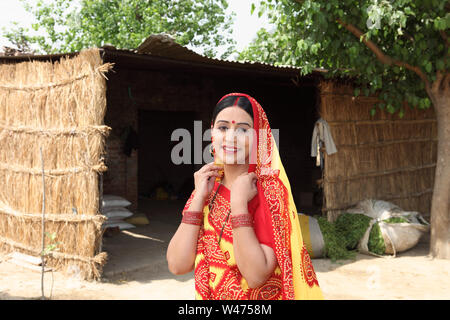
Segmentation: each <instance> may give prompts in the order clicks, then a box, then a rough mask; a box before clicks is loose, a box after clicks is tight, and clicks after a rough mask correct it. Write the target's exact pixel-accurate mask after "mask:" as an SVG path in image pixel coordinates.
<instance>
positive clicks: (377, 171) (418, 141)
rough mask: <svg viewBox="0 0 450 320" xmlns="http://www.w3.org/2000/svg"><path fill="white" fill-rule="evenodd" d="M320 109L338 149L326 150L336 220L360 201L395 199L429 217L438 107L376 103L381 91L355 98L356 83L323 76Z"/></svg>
mask: <svg viewBox="0 0 450 320" xmlns="http://www.w3.org/2000/svg"><path fill="white" fill-rule="evenodd" d="M320 100H321V103H320V115H321V117H322V118H323V119H325V120H326V121H327V122H328V124H329V126H330V130H331V133H332V135H333V139H334V141H335V143H336V147H337V150H338V152H337V153H334V154H332V155H327V154H326V153H325V168H324V181H323V183H324V198H325V203H324V207H323V212H324V213H325V212H326V213H327V215H328V219H329V220H331V221H333V220H335V218H337V216H338V215H339V213H341V212H343V210H345V209H346V208H348V207H349V206H352V205H354V204H356V203H357V202H358V201H360V200H363V199H367V198H372V199H379V200H385V201H389V202H392V203H394V204H397V205H398V206H400V207H401V208H403V209H405V210H408V211H419V212H421V213H422V214H423V215H424V216H425V217H429V215H430V210H431V197H432V192H433V183H434V173H435V167H436V155H437V128H436V116H435V114H434V109H432V108H430V109H427V110H417V109H410V108H409V107H408V106H406V107H405V115H404V117H403V118H402V119H400V118H399V116H398V114H394V115H392V114H390V113H389V112H387V111H384V110H383V111H381V110H379V109H377V111H376V114H375V116H374V117H372V116H371V115H370V109H371V108H372V105H373V102H374V101H376V98H375V97H365V96H362V97H357V98H353V87H352V86H351V85H346V84H339V83H337V82H333V81H323V82H322V83H321V85H320Z"/></svg>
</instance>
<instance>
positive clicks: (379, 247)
mask: <svg viewBox="0 0 450 320" xmlns="http://www.w3.org/2000/svg"><path fill="white" fill-rule="evenodd" d="M367 247H368V248H369V251H370V252H373V253H376V254H379V255H383V254H384V253H385V252H386V246H385V245H384V239H383V235H382V234H381V229H380V226H379V225H378V223H374V224H373V226H372V230H370V234H369V242H368V244H367Z"/></svg>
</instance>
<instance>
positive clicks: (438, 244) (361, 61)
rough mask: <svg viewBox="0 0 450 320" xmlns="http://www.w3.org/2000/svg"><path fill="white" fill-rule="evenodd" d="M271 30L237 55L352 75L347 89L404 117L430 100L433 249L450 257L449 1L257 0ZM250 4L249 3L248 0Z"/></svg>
mask: <svg viewBox="0 0 450 320" xmlns="http://www.w3.org/2000/svg"><path fill="white" fill-rule="evenodd" d="M260 5H261V6H260V8H259V13H260V14H261V12H264V11H265V12H267V13H268V16H269V17H270V18H271V21H272V22H273V23H274V25H275V27H274V30H270V31H267V30H260V32H259V33H258V37H257V39H256V40H255V41H254V42H253V43H252V44H251V45H250V46H249V47H248V48H247V49H246V50H244V51H243V52H241V53H240V56H239V59H248V60H253V61H261V62H268V63H274V64H287V65H293V66H299V67H301V73H302V74H308V73H310V72H311V71H312V69H313V68H325V69H327V70H329V72H328V74H327V75H326V76H329V77H331V76H348V77H351V78H353V79H354V80H355V83H356V85H357V86H356V89H355V92H354V95H355V96H357V95H359V94H364V95H366V96H368V95H371V94H375V95H378V97H379V99H380V100H381V102H379V103H376V104H374V106H373V108H372V110H371V113H372V115H373V114H375V112H376V110H377V108H379V109H386V110H387V111H388V112H390V113H396V112H398V115H399V117H400V118H401V117H403V115H404V113H405V111H406V110H405V108H404V104H403V102H404V101H406V102H407V105H408V106H409V108H418V109H427V108H430V107H434V109H435V113H436V116H437V129H438V130H437V131H438V152H437V165H436V173H435V182H434V191H433V198H432V207H431V247H430V253H431V255H432V256H434V257H438V258H446V259H450V102H449V98H450V89H449V82H450V76H449V66H450V61H449V59H448V57H449V50H450V49H449V44H448V30H449V27H450V14H449V11H450V10H449V9H450V4H449V2H448V1H442V0H395V1H393V0H364V1H354V0H327V1H312V0H262V1H260ZM252 10H255V5H253V6H252Z"/></svg>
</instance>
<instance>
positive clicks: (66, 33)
mask: <svg viewBox="0 0 450 320" xmlns="http://www.w3.org/2000/svg"><path fill="white" fill-rule="evenodd" d="M21 1H22V2H23V3H24V6H25V9H26V10H27V11H29V12H30V13H32V14H33V16H34V17H35V18H36V20H37V22H36V23H35V24H33V25H32V28H33V29H34V30H35V31H39V32H40V33H43V35H32V32H31V30H29V29H27V28H24V27H21V26H18V25H17V24H16V25H15V27H14V28H12V29H11V30H10V31H8V32H5V34H4V35H5V36H6V37H7V38H8V39H9V40H10V41H11V42H12V43H18V44H21V43H22V44H23V43H30V44H37V45H38V46H39V51H43V52H45V53H55V52H70V51H79V50H81V49H82V48H87V47H100V46H103V45H105V44H109V45H113V46H115V47H117V48H124V49H135V48H137V47H138V46H139V44H140V43H141V42H142V41H143V40H144V39H145V38H147V37H148V36H149V35H151V34H159V33H166V34H169V35H171V36H173V37H174V38H175V41H176V42H177V43H179V44H181V45H188V44H189V45H192V46H194V47H196V48H199V49H200V50H201V51H202V52H203V53H204V54H205V55H207V56H215V55H216V54H217V50H216V48H217V47H219V46H226V47H227V48H228V49H227V50H226V52H225V53H223V55H222V58H225V57H227V56H228V55H230V54H231V53H232V51H233V50H234V46H235V41H234V40H233V39H232V38H231V25H232V18H233V16H234V15H233V14H232V15H231V16H227V15H225V10H226V8H227V7H228V4H227V1H225V0H178V1H165V0H149V1H142V0H80V1H73V0H53V1H43V0H38V1H30V0H21Z"/></svg>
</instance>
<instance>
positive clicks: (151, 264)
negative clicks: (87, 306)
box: [0, 201, 450, 300]
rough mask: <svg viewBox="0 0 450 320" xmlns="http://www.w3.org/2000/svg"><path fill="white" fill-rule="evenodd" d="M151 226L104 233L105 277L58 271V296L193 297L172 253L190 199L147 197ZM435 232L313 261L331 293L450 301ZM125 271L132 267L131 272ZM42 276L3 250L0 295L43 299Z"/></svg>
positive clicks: (52, 283)
mask: <svg viewBox="0 0 450 320" xmlns="http://www.w3.org/2000/svg"><path fill="white" fill-rule="evenodd" d="M140 205H141V208H143V209H142V212H145V213H148V212H151V214H148V217H149V220H150V224H149V225H147V226H143V227H138V228H136V229H131V230H129V231H122V232H121V233H120V234H119V235H116V236H114V237H111V238H105V239H104V247H103V249H104V250H105V251H106V252H108V256H109V258H108V259H109V260H108V263H107V264H106V266H105V268H104V272H103V278H102V280H101V281H97V282H94V281H82V280H79V279H77V278H76V277H68V276H64V275H63V274H61V273H59V272H54V273H53V278H52V273H46V274H45V283H44V284H45V295H46V297H50V294H51V298H52V299H77V300H78V299H107V300H109V299H148V300H172V299H187V300H190V299H194V297H195V293H194V279H193V273H190V274H186V275H183V276H174V275H172V274H171V273H170V272H169V271H168V269H167V263H166V260H165V252H166V248H167V245H168V242H169V241H170V238H171V237H172V235H173V233H174V232H175V230H176V228H177V227H178V224H179V220H180V217H179V212H180V210H181V209H180V208H183V206H184V201H178V202H167V203H164V202H162V201H154V202H143V203H140ZM428 252H429V235H425V236H424V238H423V239H421V241H420V242H419V244H418V245H417V246H416V247H414V248H413V249H411V250H408V251H405V252H402V253H399V254H398V255H397V257H396V258H377V257H373V256H367V255H362V254H359V255H357V258H356V260H348V261H347V260H346V261H338V262H336V263H332V262H331V261H330V260H329V259H313V260H312V262H313V265H314V268H315V271H316V274H317V277H318V280H319V284H320V286H321V288H322V291H323V293H324V296H325V298H326V299H336V300H338V299H446V300H447V299H450V260H439V259H431V258H429V256H428ZM124 271H125V272H124ZM40 288H41V275H40V273H39V272H36V271H31V270H28V269H25V268H23V267H19V266H16V265H14V264H12V263H11V262H9V261H5V256H3V257H2V256H0V299H36V298H40V295H41V289H40Z"/></svg>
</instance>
